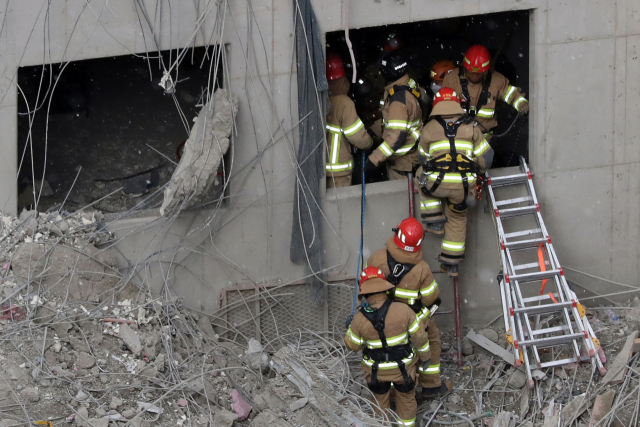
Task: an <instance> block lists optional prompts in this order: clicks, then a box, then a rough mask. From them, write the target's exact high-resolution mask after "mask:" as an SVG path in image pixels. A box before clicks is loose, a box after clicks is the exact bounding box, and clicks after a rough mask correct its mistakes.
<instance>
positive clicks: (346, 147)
mask: <svg viewBox="0 0 640 427" xmlns="http://www.w3.org/2000/svg"><path fill="white" fill-rule="evenodd" d="M327 80H328V81H329V100H330V101H331V109H330V110H329V113H328V114H327V145H328V147H327V163H326V176H327V188H332V187H346V186H349V185H351V175H352V173H353V155H352V154H351V146H352V145H354V146H356V147H357V148H360V149H361V150H367V149H369V148H371V145H372V140H371V136H370V135H369V134H368V133H367V130H366V129H365V127H364V124H363V123H362V120H360V118H359V117H358V114H357V113H356V107H355V104H354V103H353V101H352V100H351V98H349V96H348V95H347V93H348V92H349V81H348V80H347V77H346V75H345V72H344V65H343V63H342V59H341V58H340V56H338V55H337V54H336V53H334V52H327Z"/></svg>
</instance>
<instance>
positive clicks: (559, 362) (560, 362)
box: [540, 357, 578, 369]
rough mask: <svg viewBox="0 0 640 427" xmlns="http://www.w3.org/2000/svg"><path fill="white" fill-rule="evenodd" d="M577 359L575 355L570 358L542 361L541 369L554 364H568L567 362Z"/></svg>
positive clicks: (573, 361)
mask: <svg viewBox="0 0 640 427" xmlns="http://www.w3.org/2000/svg"><path fill="white" fill-rule="evenodd" d="M577 361H578V359H576V358H575V357H570V358H568V359H560V360H553V361H551V362H545V363H541V364H540V369H544V368H551V367H553V366H560V365H566V364H567V363H575V362H577Z"/></svg>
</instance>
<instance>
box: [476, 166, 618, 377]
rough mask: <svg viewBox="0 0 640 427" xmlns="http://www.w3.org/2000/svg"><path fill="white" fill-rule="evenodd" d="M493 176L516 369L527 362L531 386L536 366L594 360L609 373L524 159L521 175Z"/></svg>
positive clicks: (506, 311)
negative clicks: (547, 224) (544, 214)
mask: <svg viewBox="0 0 640 427" xmlns="http://www.w3.org/2000/svg"><path fill="white" fill-rule="evenodd" d="M510 169H516V168H510ZM497 172H498V171H491V174H492V175H496V174H497ZM492 175H490V174H489V172H487V174H486V183H487V189H488V193H489V198H490V203H491V207H492V209H493V214H494V219H495V223H496V228H497V229H498V239H499V244H500V258H501V262H502V272H501V274H500V275H499V276H498V281H499V284H500V293H501V297H502V310H503V315H504V316H503V317H504V322H505V330H506V331H507V341H508V342H509V343H510V344H511V350H512V351H513V355H514V358H515V363H516V366H520V365H521V364H523V363H524V367H525V372H526V374H527V379H528V386H529V387H530V388H531V387H533V385H534V382H533V378H532V376H531V370H532V369H536V368H538V369H541V368H547V367H552V366H558V365H562V364H565V363H571V362H579V361H588V360H589V359H590V360H591V363H592V365H593V366H594V368H596V367H597V368H598V369H599V371H600V374H601V375H604V373H605V372H606V370H605V368H604V366H603V364H602V362H601V360H600V357H599V356H598V354H597V353H598V349H599V347H600V342H599V341H598V339H597V338H596V336H595V334H594V332H593V329H592V328H591V325H590V324H589V320H588V319H587V317H586V315H585V309H584V307H583V306H582V305H581V304H580V303H579V302H578V298H577V297H576V295H575V293H574V292H573V291H572V290H571V289H570V288H569V285H568V284H567V280H566V279H565V277H564V272H563V270H562V267H561V266H560V263H559V261H558V257H557V256H556V252H555V250H554V248H553V243H552V242H551V237H550V236H549V232H548V231H547V228H546V227H545V225H544V221H543V219H542V214H541V213H540V205H539V204H538V199H537V197H536V192H535V189H534V188H533V176H532V174H531V171H530V170H529V167H528V166H527V164H526V162H525V160H524V158H522V157H521V158H520V168H519V171H516V173H515V174H508V175H504V176H492ZM548 285H550V286H548Z"/></svg>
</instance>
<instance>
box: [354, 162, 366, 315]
mask: <svg viewBox="0 0 640 427" xmlns="http://www.w3.org/2000/svg"><path fill="white" fill-rule="evenodd" d="M366 159H367V156H366V153H365V152H364V151H362V200H361V201H360V252H359V253H358V271H357V272H356V287H355V289H354V290H353V303H352V305H351V315H352V316H353V313H354V312H355V311H356V301H358V289H359V288H360V286H359V285H360V267H361V266H362V261H363V259H362V243H363V240H364V188H365V183H364V164H365V162H366Z"/></svg>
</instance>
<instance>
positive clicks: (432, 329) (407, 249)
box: [366, 218, 453, 397]
mask: <svg viewBox="0 0 640 427" xmlns="http://www.w3.org/2000/svg"><path fill="white" fill-rule="evenodd" d="M393 232H394V235H393V237H390V238H389V240H387V248H386V249H380V250H377V251H376V252H374V253H373V255H371V257H370V258H369V260H368V261H367V264H366V265H367V266H372V267H376V268H379V269H380V270H381V271H382V273H383V274H384V275H385V277H386V278H387V281H388V282H389V283H391V284H392V285H393V286H395V288H393V289H391V290H389V291H388V294H389V295H390V296H391V297H392V299H393V300H394V301H396V302H402V303H404V304H407V305H408V306H409V307H411V309H412V310H413V311H414V312H415V313H416V315H417V316H418V319H419V320H420V327H421V328H422V329H424V330H426V331H427V333H428V336H429V346H430V348H431V359H430V361H429V365H428V366H427V367H422V366H420V367H418V385H419V386H420V387H422V394H423V396H424V397H436V396H444V395H446V394H448V393H449V392H450V391H451V389H452V388H453V385H452V384H451V383H450V382H449V381H445V382H444V383H443V382H442V380H441V378H440V331H439V330H438V327H437V325H436V323H435V319H434V318H433V317H432V316H431V312H430V310H432V309H433V308H434V306H439V305H440V303H441V300H440V290H439V289H438V283H437V282H436V280H435V278H434V277H433V273H432V272H431V269H430V268H429V264H427V263H426V262H425V261H424V260H423V259H422V239H423V237H424V229H423V228H422V224H420V221H418V220H417V219H415V218H407V219H404V220H402V222H400V224H398V226H397V227H396V228H394V229H393Z"/></svg>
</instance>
